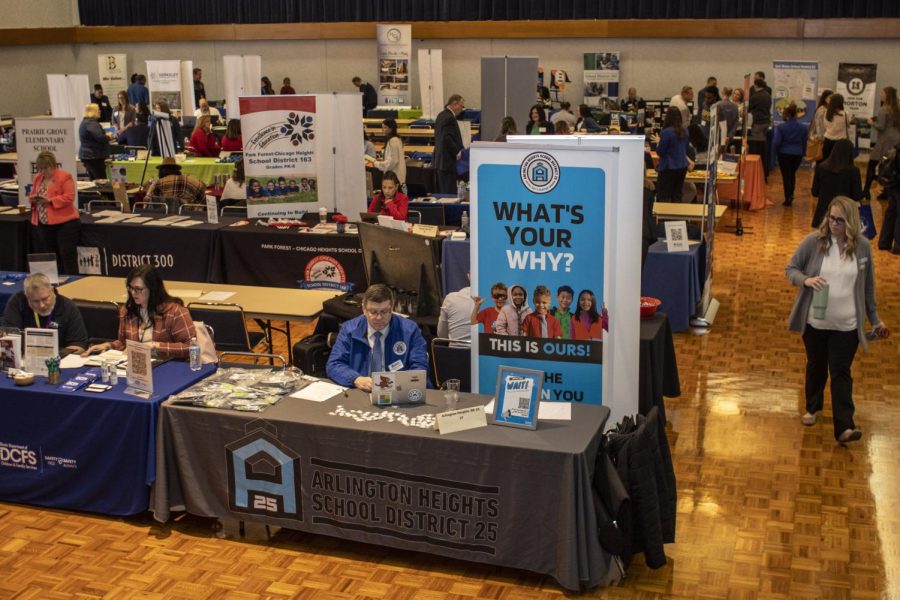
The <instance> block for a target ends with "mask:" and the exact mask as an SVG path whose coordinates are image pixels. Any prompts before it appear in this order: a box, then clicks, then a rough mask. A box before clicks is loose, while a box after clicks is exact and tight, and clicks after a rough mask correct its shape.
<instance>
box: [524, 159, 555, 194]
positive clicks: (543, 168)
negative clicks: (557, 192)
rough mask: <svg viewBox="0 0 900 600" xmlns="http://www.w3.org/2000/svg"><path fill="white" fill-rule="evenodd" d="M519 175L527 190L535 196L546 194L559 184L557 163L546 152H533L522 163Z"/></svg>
mask: <svg viewBox="0 0 900 600" xmlns="http://www.w3.org/2000/svg"><path fill="white" fill-rule="evenodd" d="M519 174H520V175H521V177H522V183H524V184H525V187H527V188H528V189H529V190H531V191H532V192H534V193H535V194H546V193H547V192H549V191H551V190H553V188H555V187H556V184H557V183H559V163H558V162H556V159H555V158H553V156H551V155H549V154H547V153H546V152H534V153H532V154H529V155H528V156H526V157H525V160H524V161H522V167H521V169H520V171H519Z"/></svg>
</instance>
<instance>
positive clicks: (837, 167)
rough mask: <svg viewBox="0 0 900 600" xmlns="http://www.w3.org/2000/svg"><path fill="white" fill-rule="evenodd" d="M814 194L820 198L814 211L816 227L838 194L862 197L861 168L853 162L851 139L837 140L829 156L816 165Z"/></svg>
mask: <svg viewBox="0 0 900 600" xmlns="http://www.w3.org/2000/svg"><path fill="white" fill-rule="evenodd" d="M812 195H813V197H815V198H818V199H819V201H818V202H817V203H816V211H815V212H814V213H813V219H812V226H813V227H814V228H815V227H818V226H819V225H820V224H821V223H822V219H823V218H824V217H825V211H826V209H827V208H828V205H829V204H830V203H831V201H832V200H833V199H834V198H836V197H837V196H846V197H848V198H850V199H851V200H856V201H857V202H859V201H860V200H861V199H862V196H863V192H862V183H861V182H860V177H859V169H857V168H856V165H854V164H853V144H852V143H851V142H850V140H837V141H836V142H835V143H834V148H833V149H832V150H831V154H830V155H829V156H828V158H826V159H825V160H824V161H822V162H820V163H819V164H817V165H816V171H815V173H814V174H813V182H812Z"/></svg>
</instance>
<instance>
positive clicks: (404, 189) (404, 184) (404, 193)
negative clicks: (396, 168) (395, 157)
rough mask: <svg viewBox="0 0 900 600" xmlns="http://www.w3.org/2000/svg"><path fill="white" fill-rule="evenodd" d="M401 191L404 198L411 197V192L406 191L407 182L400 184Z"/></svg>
mask: <svg viewBox="0 0 900 600" xmlns="http://www.w3.org/2000/svg"><path fill="white" fill-rule="evenodd" d="M400 191H401V192H403V195H404V196H406V197H407V198H408V197H409V192H408V191H406V182H405V181H404V182H403V183H401V184H400Z"/></svg>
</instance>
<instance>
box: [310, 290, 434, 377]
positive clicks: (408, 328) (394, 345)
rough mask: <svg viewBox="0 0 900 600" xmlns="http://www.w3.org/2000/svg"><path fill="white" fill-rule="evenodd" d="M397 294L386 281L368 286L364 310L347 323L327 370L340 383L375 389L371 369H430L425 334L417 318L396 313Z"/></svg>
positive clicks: (336, 343) (340, 334) (342, 328)
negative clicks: (395, 294) (393, 310)
mask: <svg viewBox="0 0 900 600" xmlns="http://www.w3.org/2000/svg"><path fill="white" fill-rule="evenodd" d="M393 306H394V297H393V294H392V293H391V290H390V288H388V287H387V286H386V285H382V284H375V285H371V286H369V289H367V290H366V293H365V294H364V295H363V303H362V308H363V314H362V315H360V316H358V317H356V318H355V319H351V320H350V321H347V322H346V323H344V325H343V326H342V327H341V332H340V333H339V334H338V337H337V341H335V343H334V348H332V350H331V355H330V356H329V357H328V363H327V364H326V365H325V370H326V372H327V373H328V377H329V378H331V380H332V381H334V382H335V383H337V384H339V385H344V386H353V387H356V388H358V389H360V390H363V391H364V392H371V391H372V377H371V375H372V373H374V372H378V371H415V370H423V371H427V370H428V350H427V348H426V345H425V338H423V337H422V332H421V331H419V326H418V325H416V323H415V322H413V321H410V320H409V319H404V318H403V317H398V316H396V315H394V314H393V312H392V309H393Z"/></svg>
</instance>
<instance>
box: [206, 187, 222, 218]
mask: <svg viewBox="0 0 900 600" xmlns="http://www.w3.org/2000/svg"><path fill="white" fill-rule="evenodd" d="M218 210H219V207H218V205H217V203H216V197H215V196H213V195H210V194H207V195H206V220H207V221H208V222H209V223H218V222H219V213H218Z"/></svg>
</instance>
